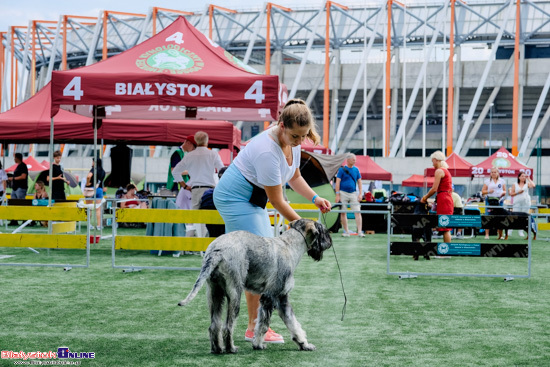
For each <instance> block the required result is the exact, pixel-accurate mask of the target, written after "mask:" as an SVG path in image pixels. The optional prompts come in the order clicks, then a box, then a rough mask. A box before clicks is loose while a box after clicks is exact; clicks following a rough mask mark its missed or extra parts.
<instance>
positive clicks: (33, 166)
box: [5, 157, 47, 172]
mask: <svg viewBox="0 0 550 367" xmlns="http://www.w3.org/2000/svg"><path fill="white" fill-rule="evenodd" d="M23 163H25V164H26V165H27V169H28V170H29V172H31V171H32V172H34V171H43V170H45V169H47V168H46V167H44V166H43V165H41V164H40V163H38V161H37V160H36V159H34V158H33V157H27V158H25V159H23ZM16 168H17V164H14V165H13V166H10V167H8V168H6V170H5V171H6V172H13V171H15V169H16Z"/></svg>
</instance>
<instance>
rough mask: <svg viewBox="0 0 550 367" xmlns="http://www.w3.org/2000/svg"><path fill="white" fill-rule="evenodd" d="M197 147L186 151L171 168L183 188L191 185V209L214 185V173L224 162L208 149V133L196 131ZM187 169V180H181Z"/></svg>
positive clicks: (195, 207) (175, 179)
mask: <svg viewBox="0 0 550 367" xmlns="http://www.w3.org/2000/svg"><path fill="white" fill-rule="evenodd" d="M195 142H196V143H197V148H196V149H195V150H193V151H192V152H189V153H187V154H186V155H185V156H184V157H183V158H182V160H181V161H180V162H179V163H178V164H177V165H176V167H174V169H173V170H172V175H173V176H174V182H177V183H179V184H180V185H181V186H182V187H184V188H189V186H191V195H192V209H199V207H200V202H201V198H202V195H203V194H204V192H205V191H206V190H208V189H212V188H214V186H216V181H215V179H214V173H215V172H217V171H219V170H220V169H221V168H222V167H224V164H223V162H222V160H221V158H220V156H219V155H218V153H217V152H214V151H212V150H209V149H208V134H207V133H205V132H204V131H198V132H197V133H196V134H195ZM184 171H187V172H188V174H189V177H190V179H189V181H188V182H187V184H185V182H184V181H183V177H182V173H183V172H184Z"/></svg>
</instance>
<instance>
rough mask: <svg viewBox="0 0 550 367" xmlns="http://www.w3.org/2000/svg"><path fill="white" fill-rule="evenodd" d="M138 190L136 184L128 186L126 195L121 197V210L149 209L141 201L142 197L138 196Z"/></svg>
mask: <svg viewBox="0 0 550 367" xmlns="http://www.w3.org/2000/svg"><path fill="white" fill-rule="evenodd" d="M136 190H137V188H136V185H134V184H128V186H126V194H124V195H122V197H121V199H122V201H121V202H120V207H121V208H131V209H147V203H146V202H144V201H140V197H139V196H137V195H136Z"/></svg>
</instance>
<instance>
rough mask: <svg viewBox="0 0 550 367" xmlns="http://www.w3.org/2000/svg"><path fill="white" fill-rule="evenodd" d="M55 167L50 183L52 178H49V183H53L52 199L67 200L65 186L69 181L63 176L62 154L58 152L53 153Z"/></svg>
mask: <svg viewBox="0 0 550 367" xmlns="http://www.w3.org/2000/svg"><path fill="white" fill-rule="evenodd" d="M53 162H54V163H53V167H52V177H53V179H52V180H51V181H50V176H47V178H46V179H47V180H48V182H52V199H53V200H65V199H66V197H65V184H66V183H69V181H68V180H67V179H66V178H65V176H63V169H62V168H61V165H60V162H61V152H60V151H59V150H56V151H55V152H53Z"/></svg>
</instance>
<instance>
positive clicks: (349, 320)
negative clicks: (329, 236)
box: [0, 229, 550, 367]
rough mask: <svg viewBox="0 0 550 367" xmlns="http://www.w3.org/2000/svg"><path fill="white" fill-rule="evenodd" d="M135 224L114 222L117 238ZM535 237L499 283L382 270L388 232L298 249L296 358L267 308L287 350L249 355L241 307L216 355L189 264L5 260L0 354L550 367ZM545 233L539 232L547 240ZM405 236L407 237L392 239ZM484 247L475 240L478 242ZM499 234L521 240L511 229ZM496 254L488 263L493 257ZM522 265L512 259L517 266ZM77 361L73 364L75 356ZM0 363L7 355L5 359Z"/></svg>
mask: <svg viewBox="0 0 550 367" xmlns="http://www.w3.org/2000/svg"><path fill="white" fill-rule="evenodd" d="M143 232H144V231H143V230H132V229H121V230H119V233H121V234H142V233H143ZM544 237H545V233H544V232H542V233H539V239H540V240H537V241H535V242H534V245H533V261H532V276H531V278H530V279H515V280H514V281H511V282H504V281H503V279H502V278H479V277H450V276H449V277H442V276H436V277H433V276H420V277H418V278H416V279H403V280H400V279H398V277H397V276H389V275H386V265H387V263H386V253H387V237H386V236H385V235H382V234H376V235H369V236H367V237H366V238H363V239H361V238H358V237H351V238H342V237H341V236H340V235H337V234H336V235H334V236H333V238H334V245H335V246H334V247H335V250H336V253H337V256H338V262H339V264H340V268H341V271H342V277H343V283H344V286H345V292H346V296H347V306H346V309H345V317H344V320H343V321H341V317H342V310H343V306H344V295H343V292H342V287H341V283H340V277H339V273H338V267H337V263H336V261H335V257H334V253H333V250H332V249H330V250H328V251H327V252H325V256H324V259H323V260H322V261H321V262H319V263H317V262H314V261H312V260H311V259H310V258H308V257H304V258H303V260H302V262H301V263H300V265H299V266H298V268H297V271H296V286H295V288H294V290H293V292H292V293H291V302H292V305H293V308H294V311H295V313H296V315H297V318H298V320H299V321H300V323H301V324H302V326H303V328H304V329H305V330H306V332H307V335H308V340H309V342H311V343H313V344H314V345H316V346H317V350H316V351H314V352H300V351H298V348H297V346H296V345H295V344H294V343H293V342H292V341H291V340H290V336H289V333H288V331H287V330H286V328H285V326H284V324H283V323H282V321H281V320H280V318H279V317H278V316H277V314H276V313H274V315H273V318H272V328H273V329H274V330H275V331H276V332H278V333H280V334H282V335H283V336H284V337H285V341H286V343H285V344H281V345H269V346H268V348H267V349H266V350H263V351H254V350H252V346H251V344H250V343H248V342H245V341H244V332H245V328H246V321H247V315H246V305H245V303H244V297H242V307H241V317H240V319H239V321H238V323H237V327H236V331H235V332H236V338H235V339H236V345H237V346H238V347H239V353H238V354H236V355H211V354H210V343H209V339H208V326H209V316H208V310H207V306H206V299H205V290H204V289H203V290H201V292H200V293H199V295H198V296H197V298H196V299H195V300H194V301H193V302H192V303H191V304H190V305H189V306H187V307H184V308H182V307H178V306H177V303H178V302H179V301H180V300H181V299H183V298H184V297H185V296H186V295H187V293H188V292H189V291H190V289H191V287H192V285H193V283H194V282H195V279H196V277H197V275H198V272H196V271H169V270H143V271H140V272H130V273H123V272H122V271H121V270H120V269H112V268H111V251H110V248H111V242H110V241H109V240H102V241H101V243H99V244H95V245H92V249H91V264H90V268H87V269H86V268H73V269H72V270H70V271H63V269H62V268H43V267H11V266H9V267H8V266H0V305H1V312H2V313H1V316H0V320H1V321H0V350H1V351H24V352H31V351H42V352H46V351H50V350H52V351H57V348H58V347H61V346H66V347H69V349H70V350H71V351H73V352H94V353H95V359H94V360H93V361H88V360H82V361H81V365H83V366H85V365H89V366H239V367H240V366H312V367H313V366H548V365H550V331H549V330H550V327H549V325H550V311H549V305H550V281H549V280H550V243H549V242H547V241H544V240H543V239H544ZM546 237H548V235H546ZM395 240H399V241H406V240H407V239H402V238H398V237H397V238H395ZM478 241H479V239H478ZM508 241H514V242H518V241H519V237H518V236H517V235H516V236H515V237H514V236H512V237H511V238H510V239H509V240H508ZM39 251H40V252H41V253H40V254H34V253H32V252H30V251H28V250H27V249H18V248H0V255H5V254H12V255H13V254H15V255H16V256H15V257H14V258H10V259H2V260H0V263H6V262H15V261H17V262H42V263H45V262H55V263H67V262H71V263H72V262H75V263H78V262H80V263H85V257H84V256H85V252H84V251H81V250H50V251H47V250H39ZM492 260H494V261H492ZM501 260H503V259H478V258H452V259H433V260H430V261H425V260H423V259H422V258H421V259H420V260H419V261H416V262H415V261H413V260H412V259H411V258H410V257H392V258H391V267H392V271H398V270H402V269H407V270H409V271H419V272H432V271H443V272H444V271H461V269H466V270H467V272H482V273H487V274H490V273H498V272H500V271H502V270H503V269H504V271H506V270H507V269H509V270H511V271H510V272H511V273H517V272H524V273H525V272H526V262H525V260H523V259H504V261H501ZM515 261H517V262H515ZM117 264H141V265H163V266H197V267H198V266H200V264H201V258H200V257H199V256H196V255H184V256H181V257H180V258H174V257H171V256H161V257H158V256H153V255H150V254H149V253H146V252H136V251H126V252H118V253H117ZM73 361H74V360H73ZM0 364H1V365H5V366H8V365H10V366H12V365H14V364H13V361H10V360H6V359H1V360H0Z"/></svg>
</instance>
